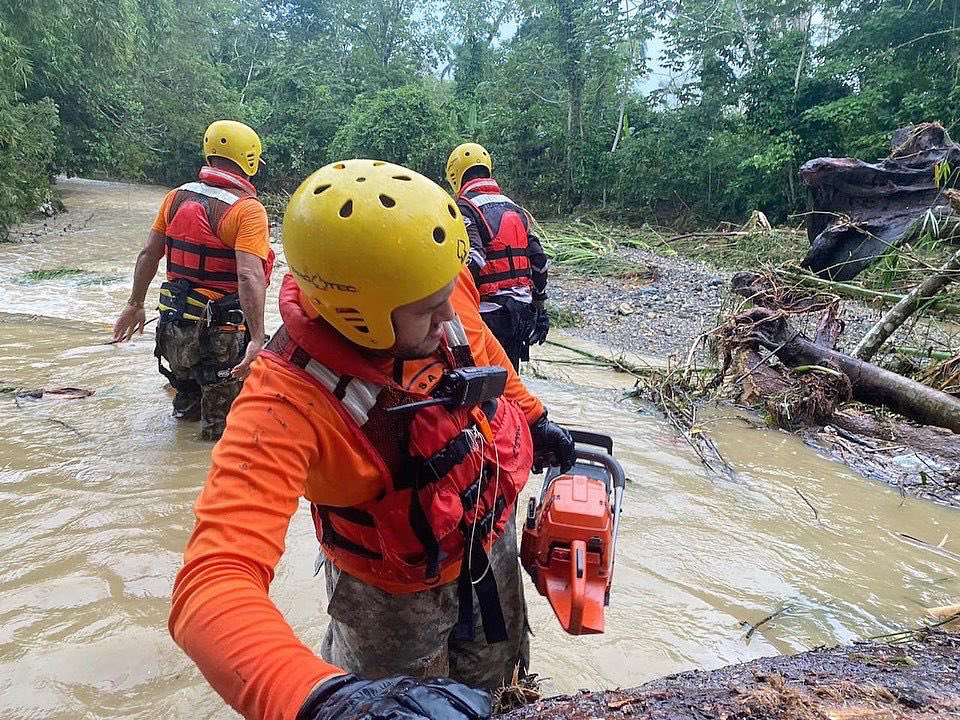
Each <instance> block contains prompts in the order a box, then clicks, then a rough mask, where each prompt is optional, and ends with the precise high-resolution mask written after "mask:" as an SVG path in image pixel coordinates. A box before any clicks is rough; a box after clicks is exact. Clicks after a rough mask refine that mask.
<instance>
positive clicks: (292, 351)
mask: <svg viewBox="0 0 960 720" xmlns="http://www.w3.org/2000/svg"><path fill="white" fill-rule="evenodd" d="M283 244H284V250H285V252H286V259H287V261H288V262H289V265H290V272H291V274H289V275H287V276H286V277H285V278H284V281H283V286H282V288H281V291H280V314H281V316H282V318H283V326H282V327H281V328H280V330H278V331H277V333H276V334H275V335H274V337H273V339H272V340H271V341H270V343H269V345H268V346H267V348H266V349H265V351H264V352H263V353H261V355H260V357H259V358H258V359H257V360H256V361H255V362H254V363H253V367H252V371H251V373H250V377H249V378H248V380H247V381H246V383H245V384H244V387H243V390H242V392H241V393H240V396H239V397H238V398H237V401H236V402H235V403H234V407H233V410H232V411H231V413H230V417H229V418H228V421H227V429H226V432H225V433H224V435H223V439H221V441H220V442H219V443H218V445H217V447H216V448H215V449H214V451H213V466H212V468H211V470H210V474H209V476H208V477H207V482H206V485H205V486H204V489H203V492H202V493H201V495H200V498H199V499H198V500H197V503H196V505H195V511H196V515H197V525H196V528H195V529H194V532H193V535H192V537H191V538H190V541H189V543H188V545H187V549H186V552H185V558H184V566H183V569H182V570H181V571H180V573H179V574H178V575H177V580H176V583H175V585H174V590H173V599H172V610H171V614H170V631H171V633H172V635H173V637H174V639H175V640H176V642H177V643H178V644H179V645H180V646H181V647H182V648H183V649H184V650H185V651H186V652H187V653H188V654H189V655H190V656H191V657H192V658H193V659H194V660H195V661H196V663H197V664H198V665H199V667H200V669H201V671H202V672H203V674H204V676H205V677H206V678H207V680H209V682H210V684H211V685H212V686H213V687H214V688H215V689H216V690H217V692H219V693H220V694H221V695H222V696H223V697H224V698H225V699H226V700H227V701H228V702H229V703H230V704H231V705H232V706H233V707H234V708H236V709H237V710H238V711H239V712H240V713H241V714H242V715H244V717H246V718H256V719H258V720H259V719H260V718H271V719H274V718H276V719H284V720H293V719H294V718H297V720H334V719H335V718H336V719H347V718H395V719H396V720H422V719H424V718H436V719H438V720H440V719H443V720H467V719H469V720H479V719H482V718H487V717H489V714H490V701H489V697H488V696H487V695H486V694H485V693H482V692H478V691H476V690H474V689H471V688H484V689H493V688H495V687H497V686H499V685H500V684H502V683H504V682H505V681H507V680H509V678H511V677H512V676H513V673H514V669H515V668H517V667H518V666H519V667H520V671H521V672H522V671H523V669H524V668H525V666H526V661H527V636H526V629H525V628H526V610H525V606H524V602H523V590H522V584H521V581H520V572H519V565H518V562H517V540H516V524H515V510H516V498H517V494H518V493H519V492H520V490H521V489H522V487H523V485H524V483H525V482H526V481H527V478H528V474H529V472H530V469H531V464H534V462H535V461H536V463H539V464H543V463H547V462H549V463H550V464H553V465H558V466H560V467H561V468H564V469H568V468H569V467H570V466H571V465H572V464H573V461H574V456H573V455H574V447H573V441H572V440H571V438H570V435H569V433H567V432H566V431H565V430H563V429H562V428H561V427H559V426H558V425H556V424H555V423H553V422H552V421H550V420H548V419H547V414H546V411H545V410H544V408H543V405H542V404H541V403H540V401H539V400H537V398H536V397H534V396H532V395H531V394H530V393H529V392H528V391H527V389H526V388H525V387H524V385H523V383H521V381H520V379H519V377H518V376H517V375H516V373H514V372H513V370H512V368H511V367H510V364H509V362H508V361H507V359H506V357H505V356H504V354H503V349H502V348H501V346H500V344H499V343H498V342H497V340H496V339H495V338H494V337H493V336H492V335H491V334H490V331H489V330H488V329H487V327H486V326H485V325H484V323H483V321H482V320H481V319H480V316H479V313H478V310H477V307H478V304H479V296H478V295H477V291H476V288H475V287H474V285H473V282H472V280H471V278H470V276H469V273H468V271H466V269H465V268H464V264H465V263H466V259H467V254H468V244H467V234H466V230H465V228H464V225H463V219H462V218H461V216H460V213H459V212H458V210H457V207H456V205H455V204H454V202H453V201H452V200H451V199H450V197H449V196H448V195H447V194H446V193H445V192H444V191H443V190H442V189H441V188H440V187H438V186H437V185H436V184H435V183H433V182H432V181H430V180H428V179H427V178H425V177H423V176H422V175H418V174H417V173H415V172H412V171H410V170H408V169H406V168H403V167H399V166H397V165H392V164H390V163H385V162H380V161H372V160H349V161H346V162H341V163H335V164H333V165H328V166H326V167H324V168H322V169H321V170H319V171H317V172H316V173H314V174H313V175H311V176H310V177H309V178H307V180H305V181H304V182H303V184H302V185H300V187H299V188H298V189H297V191H296V192H295V193H294V194H293V196H292V197H291V198H290V203H289V205H288V207H287V211H286V214H285V217H284V223H283ZM504 366H505V367H504ZM301 497H303V498H306V500H307V501H308V502H309V503H310V507H311V514H312V516H313V521H314V525H315V528H316V533H317V538H318V540H319V541H320V546H321V550H322V555H321V558H320V559H319V563H320V564H322V565H323V566H324V570H325V579H326V588H327V600H328V606H327V610H328V613H329V615H330V624H329V626H328V628H327V632H326V636H325V637H324V640H323V643H322V647H321V648H320V657H318V656H317V655H316V654H315V653H314V651H313V650H312V649H310V648H308V647H307V646H305V645H304V644H303V643H302V642H300V641H299V640H298V639H297V637H296V636H295V635H294V633H293V630H292V629H291V628H290V626H289V625H288V624H287V623H286V622H285V621H284V619H283V617H282V616H281V614H280V612H279V611H278V610H277V608H276V607H275V606H274V605H273V603H272V602H271V600H270V597H269V594H268V593H269V587H270V581H271V579H272V578H273V575H274V569H275V567H276V564H277V561H278V560H279V558H280V556H281V554H282V552H283V543H284V537H285V534H286V532H287V527H288V523H289V521H290V518H291V516H292V515H293V514H294V512H296V510H297V507H298V503H299V500H300V498H301ZM317 571H318V572H319V564H318V566H317ZM430 678H433V679H432V680H431V679H430ZM436 678H441V679H436Z"/></svg>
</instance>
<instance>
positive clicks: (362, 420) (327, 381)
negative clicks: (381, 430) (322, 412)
mask: <svg viewBox="0 0 960 720" xmlns="http://www.w3.org/2000/svg"><path fill="white" fill-rule="evenodd" d="M303 369H304V370H306V371H307V372H308V373H309V374H310V375H311V376H312V377H313V378H314V379H315V380H317V381H318V382H319V383H320V384H321V385H323V386H324V387H325V388H326V389H327V390H329V391H330V392H331V393H333V395H334V396H335V397H336V398H337V399H338V400H339V401H340V403H341V404H342V405H343V407H344V409H345V410H346V411H347V413H349V415H350V417H351V418H353V421H354V422H356V423H357V425H360V426H361V427H363V426H364V425H366V423H367V420H369V419H370V410H371V409H372V408H373V406H374V405H376V404H377V397H378V396H379V395H380V390H381V389H383V386H382V385H378V384H377V383H374V382H370V381H369V380H360V379H359V378H348V381H347V383H346V386H345V387H343V388H341V387H340V386H341V383H342V381H343V379H344V376H342V375H337V373H335V372H333V370H331V369H330V368H328V367H326V366H324V365H322V364H321V363H318V362H317V361H316V360H314V359H312V358H311V359H310V360H309V361H308V362H307V363H306V365H304V367H303ZM341 395H342V397H341Z"/></svg>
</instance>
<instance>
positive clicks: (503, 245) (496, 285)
mask: <svg viewBox="0 0 960 720" xmlns="http://www.w3.org/2000/svg"><path fill="white" fill-rule="evenodd" d="M460 197H461V198H463V199H465V200H467V202H469V203H470V204H471V205H472V206H473V207H474V208H475V209H476V211H477V214H478V215H479V216H480V217H481V218H482V219H483V222H484V225H486V229H487V236H488V237H489V238H490V241H489V243H487V246H486V260H487V262H486V265H484V266H483V267H482V268H481V269H480V282H479V287H478V288H477V290H478V291H479V292H480V297H489V296H490V295H495V294H497V292H499V291H501V290H506V289H508V288H513V287H530V286H532V285H533V281H532V280H531V277H530V258H529V256H528V254H527V245H528V244H529V237H528V235H527V233H528V229H529V226H528V224H527V214H526V212H525V211H524V210H523V208H521V207H520V206H519V205H517V204H516V203H515V202H513V200H511V199H510V198H508V197H507V196H506V195H504V194H503V193H502V192H501V190H500V186H499V185H498V184H497V181H496V180H494V179H493V178H477V179H476V180H471V181H469V182H467V183H465V184H464V186H463V187H462V188H461V189H460Z"/></svg>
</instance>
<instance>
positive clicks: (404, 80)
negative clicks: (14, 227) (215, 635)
mask: <svg viewBox="0 0 960 720" xmlns="http://www.w3.org/2000/svg"><path fill="white" fill-rule="evenodd" d="M958 10H960V0H842V1H837V0H827V1H826V2H807V1H804V0H655V1H653V2H640V1H639V0H488V2H485V3H472V2H466V0H196V1H195V2H190V3H187V2H177V1H176V0H57V2H56V3H53V4H51V3H49V2H47V1H46V0H0V167H2V168H3V175H2V176H0V227H5V226H9V225H10V224H11V223H13V222H16V221H17V220H18V219H19V218H20V217H22V215H23V214H24V213H25V212H29V211H31V210H32V209H35V208H36V207H37V206H38V205H40V204H41V203H43V202H44V201H45V200H46V199H48V197H49V194H50V188H49V181H50V179H51V178H52V177H53V175H55V174H56V173H68V174H82V175H89V176H97V177H111V178H119V179H127V180H142V181H153V182H161V183H176V182H181V181H183V180H184V179H186V178H187V177H189V176H190V175H192V174H193V173H194V171H195V169H196V167H197V164H198V161H199V157H198V156H199V149H198V144H199V140H200V134H201V132H202V130H203V128H204V127H205V125H206V124H207V123H208V122H210V121H211V120H214V119H217V118H220V117H232V118H236V119H241V120H244V121H246V122H248V123H249V124H251V125H252V126H254V127H255V128H256V129H257V130H258V131H259V132H260V133H261V136H262V137H263V140H264V145H265V150H266V157H267V161H268V163H269V164H268V165H267V167H266V169H265V170H264V171H263V172H262V174H261V175H260V176H258V178H257V180H258V184H259V185H260V187H261V188H264V189H268V190H273V191H292V190H293V189H294V188H295V187H296V185H297V184H298V183H299V182H300V180H302V179H303V177H304V176H305V175H306V174H308V173H309V172H311V171H312V170H314V169H316V168H317V167H319V166H321V165H323V164H325V163H327V162H329V161H331V160H333V159H339V158H342V157H347V156H368V157H369V156H376V157H379V158H383V159H388V160H392V161H395V162H399V163H404V164H407V165H410V166H411V167H413V168H415V169H417V170H419V171H421V172H423V173H425V174H428V175H431V176H433V177H435V178H438V179H439V178H440V177H441V176H442V171H443V168H442V166H443V162H444V160H445V158H446V155H447V153H448V151H449V149H450V148H451V147H453V146H454V145H455V144H457V143H458V142H460V141H462V140H465V139H475V140H477V141H479V142H482V143H484V144H485V145H487V147H488V148H489V149H490V150H491V151H492V153H493V156H494V160H495V163H496V171H497V175H498V176H499V177H500V178H501V180H502V181H503V183H504V184H505V186H506V187H507V188H509V191H510V192H511V193H512V194H513V195H515V196H516V197H517V198H518V199H521V200H523V201H525V202H527V203H530V204H531V205H532V206H533V207H534V208H537V209H539V210H540V211H541V212H557V213H564V212H569V211H571V210H573V209H584V208H593V207H599V206H605V207H607V208H612V209H613V210H614V211H616V212H618V213H620V214H622V215H625V216H629V217H632V218H637V219H640V218H650V217H657V218H659V219H661V220H663V219H667V220H670V219H673V220H676V219H678V218H679V217H684V218H686V219H692V220H696V221H709V220H716V219H719V218H727V219H736V218H740V217H743V216H744V215H745V214H746V213H749V212H750V211H751V210H752V209H754V208H759V209H762V210H764V211H765V212H766V213H767V214H768V215H769V216H770V217H771V218H772V219H779V220H782V219H784V218H786V217H787V216H788V215H789V213H791V212H794V211H797V210H802V209H803V207H804V204H805V196H804V193H803V190H802V188H801V187H799V185H798V181H797V180H796V170H797V166H798V165H799V164H800V163H802V162H803V161H804V160H806V159H808V158H810V157H814V156H817V155H854V156H860V157H864V158H867V159H874V158H876V157H881V156H885V155H886V154H887V153H888V151H889V148H888V142H889V136H890V132H891V131H892V130H893V129H894V128H896V127H898V126H901V125H904V124H910V123H917V122H921V121H932V120H937V121H940V122H942V123H943V124H944V125H945V126H946V127H947V128H948V129H951V128H953V127H955V125H956V123H957V120H958V117H960V115H958V113H960V90H958V75H960V26H958ZM651 71H655V74H653V75H651Z"/></svg>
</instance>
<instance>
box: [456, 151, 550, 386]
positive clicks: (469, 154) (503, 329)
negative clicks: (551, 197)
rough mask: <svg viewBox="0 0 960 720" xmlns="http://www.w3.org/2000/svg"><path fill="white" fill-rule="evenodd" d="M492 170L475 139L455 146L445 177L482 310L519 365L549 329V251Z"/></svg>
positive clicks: (502, 343)
mask: <svg viewBox="0 0 960 720" xmlns="http://www.w3.org/2000/svg"><path fill="white" fill-rule="evenodd" d="M492 171H493V162H492V160H491V159H490V153H488V152H487V151H486V149H485V148H484V147H483V146H482V145H478V144H477V143H464V144H462V145H459V146H457V147H456V148H454V150H453V152H452V153H450V158H449V159H448V160H447V181H448V182H449V183H450V186H451V187H452V188H453V191H454V193H456V195H457V205H458V206H459V208H460V212H461V213H462V214H463V222H464V224H465V225H466V226H467V234H468V235H469V237H470V260H469V267H470V272H471V274H472V275H473V278H474V282H475V283H476V284H477V289H478V290H479V291H480V313H481V315H482V316H483V319H484V321H485V322H486V323H487V325H488V326H489V327H490V330H491V331H492V332H493V334H494V335H495V336H496V338H497V340H499V341H500V344H501V345H503V349H504V351H505V352H506V353H507V357H509V358H510V362H511V363H513V367H514V369H519V367H520V361H521V360H529V359H530V345H533V344H542V343H543V342H544V341H545V340H546V339H547V333H548V332H549V330H550V320H549V319H548V317H547V311H546V309H545V308H544V302H545V301H546V299H547V256H546V255H545V254H544V252H543V248H542V247H541V245H540V240H539V239H538V238H537V236H536V235H534V234H533V233H532V232H530V225H529V220H530V217H529V215H528V213H527V211H526V210H524V209H523V208H522V207H520V206H519V205H517V204H516V203H515V202H513V200H511V199H510V198H509V197H507V196H506V195H504V194H503V191H502V190H501V189H500V186H499V185H498V184H497V181H496V180H494V179H493V177H492Z"/></svg>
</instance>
